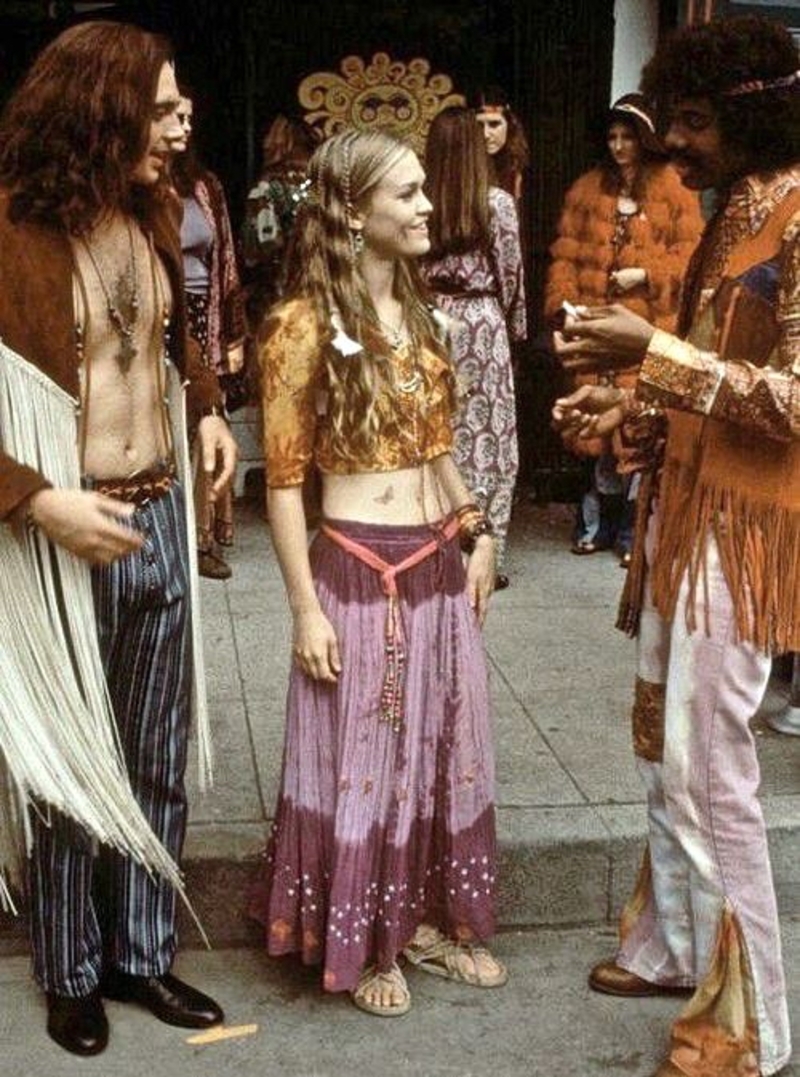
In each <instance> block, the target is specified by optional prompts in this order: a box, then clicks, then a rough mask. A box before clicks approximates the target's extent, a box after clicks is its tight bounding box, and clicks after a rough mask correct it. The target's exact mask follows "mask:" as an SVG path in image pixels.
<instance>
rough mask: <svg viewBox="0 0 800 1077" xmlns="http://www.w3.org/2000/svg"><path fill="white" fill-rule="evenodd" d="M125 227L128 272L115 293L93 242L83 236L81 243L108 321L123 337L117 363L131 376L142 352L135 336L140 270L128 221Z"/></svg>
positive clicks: (120, 340)
mask: <svg viewBox="0 0 800 1077" xmlns="http://www.w3.org/2000/svg"><path fill="white" fill-rule="evenodd" d="M125 226H126V228H127V232H128V248H129V252H130V258H129V260H128V265H127V267H126V270H125V273H123V274H120V276H118V277H117V279H116V280H115V281H114V284H113V290H112V289H110V288H109V285H108V283H107V282H106V278H105V276H104V274H103V270H102V268H101V265H100V259H99V258H98V256H97V255H96V254H95V252H94V251H93V250H92V245H91V244H90V242H89V240H88V239H87V238H86V237H85V236H82V237H81V242H82V243H83V246H84V248H85V250H86V253H87V254H88V255H89V260H90V261H91V263H92V268H93V269H94V271H95V275H96V276H97V279H98V281H99V282H100V287H101V288H102V290H103V297H104V298H105V301H106V311H107V313H108V320H109V322H110V323H111V326H112V328H113V329H114V331H115V332H116V334H117V336H118V337H119V351H118V352H117V355H116V360H117V364H118V366H119V368H120V370H121V371H122V373H123V374H127V373H128V371H129V370H130V368H131V363H132V362H133V360H134V359H135V358H136V355H137V353H138V349H137V347H136V344H135V343H134V339H133V337H134V333H135V331H136V326H137V324H138V321H139V270H138V265H137V262H136V246H135V244H134V239H133V229H132V227H131V222H130V221H128V220H126V222H125Z"/></svg>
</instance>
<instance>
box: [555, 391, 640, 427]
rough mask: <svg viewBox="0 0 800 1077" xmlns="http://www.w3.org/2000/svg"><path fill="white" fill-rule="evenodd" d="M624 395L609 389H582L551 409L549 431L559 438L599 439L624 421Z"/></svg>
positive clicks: (621, 392)
mask: <svg viewBox="0 0 800 1077" xmlns="http://www.w3.org/2000/svg"><path fill="white" fill-rule="evenodd" d="M624 401H625V392H624V391H623V390H622V389H618V388H616V386H613V385H582V386H581V387H580V389H576V390H575V392H574V393H572V394H571V395H570V396H562V397H560V398H559V399H558V400H556V402H555V404H554V405H553V410H552V413H551V414H552V417H553V429H554V430H557V431H558V432H559V433H560V434H561V435H562V436H563V437H565V438H567V439H569V440H572V439H575V438H593V437H603V436H605V435H606V434H610V433H611V432H612V431H613V430H615V429H616V428H617V427H618V426H621V424H622V423H623V421H624V419H625V411H624V407H623V405H624Z"/></svg>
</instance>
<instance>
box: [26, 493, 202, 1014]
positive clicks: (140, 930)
mask: <svg viewBox="0 0 800 1077" xmlns="http://www.w3.org/2000/svg"><path fill="white" fill-rule="evenodd" d="M133 526H134V527H135V528H136V529H137V530H138V531H140V532H141V534H142V535H143V537H144V540H145V541H144V545H143V546H142V548H141V549H140V550H138V551H136V552H135V553H133V554H130V555H129V556H128V557H125V558H123V559H121V560H119V561H117V562H115V563H114V564H113V565H109V566H103V567H99V568H94V569H93V570H92V586H93V591H94V605H95V615H96V618H97V625H98V633H99V638H100V649H101V653H102V657H103V665H104V668H105V672H106V678H107V681H108V687H109V692H110V695H111V701H112V705H113V708H114V715H115V717H116V721H117V726H118V728H119V735H120V740H121V743H122V749H123V753H124V756H125V761H126V764H127V768H128V773H129V775H130V779H131V785H132V788H133V792H134V794H135V796H136V798H137V800H138V802H139V804H140V805H141V807H142V810H143V811H144V814H145V816H146V818H147V819H148V821H149V823H150V826H151V827H152V829H153V831H154V832H155V834H156V835H157V836H158V837H159V839H160V840H161V842H162V843H163V844H164V846H165V847H166V848H167V849H168V850H169V852H170V853H171V854H172V856H173V858H174V859H175V860H178V859H179V858H180V853H181V848H182V845H183V838H184V833H185V829H186V794H185V789H184V782H183V778H184V771H185V769H186V747H187V738H188V732H189V702H190V697H191V633H190V631H189V627H190V625H189V594H188V591H189V587H188V571H187V566H188V558H189V551H188V549H187V544H186V525H185V505H184V491H183V488H182V487H181V485H180V484H179V483H177V482H175V483H174V484H173V486H172V487H171V489H170V490H169V491H168V492H167V493H166V494H164V495H163V496H162V497H160V498H159V499H158V500H157V501H152V502H150V503H149V504H146V505H144V506H141V507H139V508H137V510H136V513H135V515H134V517H133ZM34 826H35V841H34V849H33V856H32V860H31V866H30V873H29V886H30V911H31V944H32V950H33V971H34V976H35V977H36V980H37V981H38V983H39V984H40V985H41V986H42V987H43V988H44V990H45V991H50V992H54V993H56V994H59V995H67V996H72V997H75V996H83V995H87V994H89V993H90V992H91V991H93V990H94V988H95V987H96V986H97V984H98V982H99V979H100V976H101V974H102V970H103V967H104V965H105V966H106V967H108V966H113V967H116V968H119V969H121V970H122V971H123V972H128V973H131V974H133V975H137V976H160V975H163V973H165V972H167V971H168V970H169V968H170V966H171V964H172V960H173V957H174V954H175V948H176V943H177V939H176V933H175V892H174V890H173V888H172V887H171V886H170V885H169V883H166V882H164V881H163V880H161V879H160V878H159V877H158V876H151V875H149V874H148V873H147V871H146V870H145V869H143V868H142V867H141V866H140V865H139V864H137V863H135V862H133V861H132V860H130V859H128V858H125V857H121V856H119V855H118V854H116V853H115V852H113V851H112V850H109V849H106V848H101V849H100V851H99V853H97V850H96V849H95V848H94V846H93V843H92V841H91V839H90V838H89V837H88V835H87V834H86V832H85V831H84V830H83V829H82V828H80V827H78V826H77V825H75V824H74V823H73V822H71V821H70V820H69V819H67V818H66V817H64V816H62V815H60V814H58V813H56V814H55V815H53V817H52V818H51V820H50V825H46V824H45V823H43V822H41V821H40V820H38V819H35V820H34Z"/></svg>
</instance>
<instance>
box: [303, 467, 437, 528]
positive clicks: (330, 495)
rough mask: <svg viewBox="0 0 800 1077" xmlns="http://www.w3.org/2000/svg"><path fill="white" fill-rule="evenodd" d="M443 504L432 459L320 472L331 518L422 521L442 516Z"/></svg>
mask: <svg viewBox="0 0 800 1077" xmlns="http://www.w3.org/2000/svg"><path fill="white" fill-rule="evenodd" d="M446 506H447V499H446V498H445V496H444V493H443V491H442V489H441V487H440V485H439V481H438V479H437V477H436V472H435V470H434V467H433V465H432V464H431V463H426V464H421V465H420V466H419V467H410V468H403V469H402V470H400V471H379V472H359V473H357V474H354V475H331V474H323V476H322V511H323V513H324V515H325V516H326V517H327V518H328V519H330V520H356V521H359V522H360V523H375V524H399V525H403V524H412V525H413V524H425V523H432V522H434V521H436V520H441V519H442V518H443V517H444V516H445V515H446V514H447V512H448V509H447V507H446Z"/></svg>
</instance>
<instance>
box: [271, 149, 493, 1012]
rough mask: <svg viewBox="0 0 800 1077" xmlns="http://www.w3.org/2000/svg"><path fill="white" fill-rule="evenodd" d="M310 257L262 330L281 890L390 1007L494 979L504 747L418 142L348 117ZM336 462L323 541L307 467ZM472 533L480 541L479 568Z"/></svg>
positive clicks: (487, 583)
mask: <svg viewBox="0 0 800 1077" xmlns="http://www.w3.org/2000/svg"><path fill="white" fill-rule="evenodd" d="M309 177H310V179H311V182H312V192H311V197H310V198H309V200H308V202H307V204H306V206H305V207H304V209H303V210H302V211H301V215H300V217H299V219H298V222H297V232H296V238H297V258H296V259H295V260H294V261H293V265H294V267H295V270H296V272H295V278H294V280H293V282H291V284H290V290H289V297H288V298H287V299H286V300H285V301H284V302H283V303H282V304H281V305H279V306H278V307H277V308H275V310H274V313H273V316H272V317H271V319H270V320H269V321H268V322H267V324H266V326H265V327H264V330H263V333H262V348H261V358H262V375H263V376H262V383H263V393H264V429H265V447H266V458H267V483H268V509H269V519H270V528H271V532H272V539H273V543H274V546H275V549H276V552H277V555H278V560H279V562H280V566H281V570H282V573H283V577H284V582H285V584H286V591H287V596H288V600H289V606H290V608H291V611H292V620H293V655H294V666H293V669H292V674H291V681H290V686H289V697H288V704H287V728H286V744H285V753H284V765H283V776H282V781H281V790H280V794H279V798H278V806H277V810H276V814H275V827H274V831H273V834H272V838H271V840H270V843H269V848H268V857H267V868H266V879H265V884H266V892H265V893H264V894H263V895H262V896H261V897H260V898H259V899H257V902H256V908H255V909H254V912H255V913H256V915H257V916H258V917H259V918H260V919H262V920H263V921H264V923H265V927H266V937H267V948H268V950H269V952H270V953H271V954H275V955H277V954H286V953H299V954H301V955H302V958H303V961H304V962H306V963H309V964H312V963H321V964H323V966H324V971H323V986H324V988H325V990H328V991H348V992H350V993H351V995H352V998H353V1001H354V1002H355V1004H356V1005H357V1006H358V1007H359V1008H361V1009H363V1010H365V1011H367V1012H369V1013H374V1014H378V1015H380V1016H387V1017H391V1016H398V1015H400V1014H403V1013H406V1012H407V1010H408V1009H409V1007H410V1005H411V997H410V993H409V988H408V985H407V983H406V980H405V978H404V976H403V973H402V971H401V969H400V966H399V964H398V959H399V958H400V957H401V955H405V957H406V959H407V960H408V961H409V962H411V963H412V964H413V965H414V966H415V967H417V968H419V969H421V970H423V971H427V972H431V973H434V974H436V975H439V976H445V977H447V978H448V979H451V980H456V981H459V982H461V983H467V984H471V985H475V986H478V987H495V986H499V985H500V984H502V983H504V982H505V980H506V975H507V974H506V970H505V968H504V967H503V965H502V964H501V963H500V962H499V961H497V960H496V959H495V958H494V957H492V955H491V954H490V953H489V951H488V950H486V949H484V948H483V947H481V946H478V945H476V944H477V943H479V942H481V941H482V940H484V939H486V938H487V937H488V936H489V935H491V933H492V931H493V928H494V912H493V897H494V878H495V875H494V873H495V868H494V860H495V832H494V808H493V753H492V743H491V735H490V731H489V716H488V697H487V681H486V667H485V657H484V651H483V644H482V640H481V634H480V623H481V621H482V620H483V617H484V615H485V612H486V606H487V602H488V599H489V596H490V594H491V590H492V583H493V580H494V542H493V539H492V537H491V525H490V524H489V522H488V521H487V519H486V517H485V515H484V514H483V512H482V511H481V510H480V508H479V507H478V506H477V505H476V504H475V503H474V501H473V499H472V496H471V495H470V493H469V492H468V490H467V488H466V486H465V485H464V482H463V481H462V479H461V477H460V475H459V473H458V471H457V469H456V467H455V465H454V463H453V460H452V457H451V455H450V448H451V443H452V431H451V425H450V418H451V412H452V404H453V377H452V370H451V366H450V362H449V358H448V353H447V342H446V339H445V329H444V325H443V323H444V319H443V318H442V317H441V315H439V314H438V313H437V312H436V311H435V310H434V309H433V308H432V307H431V306H430V305H429V304H428V303H427V302H426V301H425V298H424V296H423V294H422V290H421V288H420V285H419V282H418V278H417V275H416V272H415V270H414V261H415V260H416V259H417V258H419V257H420V256H421V255H423V254H425V253H426V252H427V250H428V247H429V245H430V241H429V238H428V220H429V217H430V209H431V206H430V202H429V201H428V199H427V197H426V196H425V194H424V192H423V183H424V179H425V175H424V172H423V170H422V166H421V165H420V163H419V161H418V160H417V157H416V156H415V154H414V153H413V152H412V151H411V150H410V149H409V148H408V147H407V146H406V145H405V144H403V143H402V142H399V141H397V140H396V139H395V138H393V137H391V136H389V135H388V134H385V133H382V132H380V131H373V132H370V133H366V132H358V131H352V130H348V131H344V132H342V133H340V134H338V135H335V136H333V137H332V138H330V139H329V140H328V141H327V142H325V143H324V144H323V145H322V146H321V147H320V148H319V149H318V150H317V151H316V152H315V154H314V156H313V157H312V159H311V161H310V164H309ZM312 463H313V464H315V465H316V467H317V468H318V469H319V471H320V472H321V476H322V510H323V520H322V523H321V526H320V529H319V532H318V534H317V537H316V538H315V540H314V542H313V544H312V547H311V551H310V554H309V550H308V547H307V541H306V517H305V513H304V509H303V498H302V484H303V479H304V477H305V475H306V472H307V470H308V469H309V467H310V466H311V465H312ZM462 550H466V551H467V553H468V561H467V564H466V572H465V568H464V564H463V563H462V556H461V554H462Z"/></svg>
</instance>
